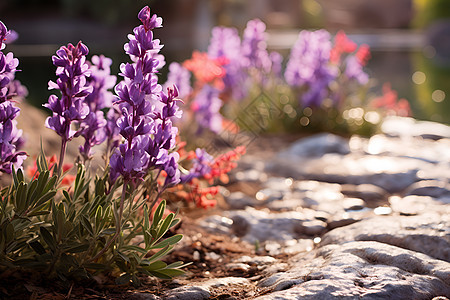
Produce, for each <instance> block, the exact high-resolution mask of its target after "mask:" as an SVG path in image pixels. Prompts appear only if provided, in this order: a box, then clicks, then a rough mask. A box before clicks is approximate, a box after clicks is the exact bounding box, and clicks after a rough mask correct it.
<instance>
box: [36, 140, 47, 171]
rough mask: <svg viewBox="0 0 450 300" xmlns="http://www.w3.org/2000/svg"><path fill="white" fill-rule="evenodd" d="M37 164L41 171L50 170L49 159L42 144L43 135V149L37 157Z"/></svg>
mask: <svg viewBox="0 0 450 300" xmlns="http://www.w3.org/2000/svg"><path fill="white" fill-rule="evenodd" d="M36 165H37V168H38V171H39V173H42V172H45V171H48V164H47V159H46V158H45V152H44V146H43V144H42V137H41V151H40V152H39V155H38V157H37V159H36Z"/></svg>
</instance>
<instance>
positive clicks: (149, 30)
mask: <svg viewBox="0 0 450 300" xmlns="http://www.w3.org/2000/svg"><path fill="white" fill-rule="evenodd" d="M138 18H139V20H140V21H141V25H139V26H137V27H136V28H134V30H133V33H132V34H130V35H128V38H129V41H128V42H127V43H126V44H125V46H124V49H125V51H126V53H127V54H128V55H129V57H130V62H127V63H123V64H122V65H121V66H120V71H121V73H120V74H119V75H120V78H121V80H120V81H119V83H117V84H116V81H117V78H116V76H114V75H111V72H110V66H111V60H110V59H109V58H106V57H104V56H93V57H92V58H91V60H90V61H88V60H87V56H88V53H89V49H88V47H87V46H86V45H84V44H83V43H82V42H79V43H77V44H76V45H73V44H68V45H66V46H62V47H61V48H60V49H58V51H57V52H56V55H54V56H53V57H52V60H53V64H54V65H55V67H56V75H57V80H56V82H52V81H50V82H49V88H50V89H54V90H55V91H56V93H55V94H53V95H51V96H50V97H49V99H48V102H47V103H46V104H44V106H45V107H46V108H48V109H49V110H50V111H51V116H49V117H48V118H47V120H46V122H45V126H46V127H47V128H50V129H52V130H54V131H55V132H56V133H57V134H58V135H59V136H60V138H61V147H60V153H59V156H58V158H57V157H56V156H53V157H52V158H47V157H46V156H45V153H44V149H42V150H41V153H40V155H39V156H38V157H37V159H36V163H35V165H34V166H33V167H31V168H29V169H28V170H27V172H24V171H23V169H22V163H23V161H24V160H25V159H26V157H27V155H26V153H25V152H23V151H20V147H21V145H22V144H23V142H22V140H21V138H20V136H21V131H20V130H18V129H17V127H16V121H15V118H16V116H17V115H18V113H19V109H18V108H17V107H16V106H15V105H14V99H15V98H14V97H15V96H18V95H19V93H18V92H17V91H18V90H19V89H18V88H17V87H18V86H19V85H18V83H17V82H15V81H14V73H15V71H16V68H17V66H18V60H17V59H16V58H14V57H13V54H12V53H8V54H4V53H3V51H0V119H1V124H0V147H1V153H0V174H2V176H7V175H6V174H11V177H12V183H11V185H10V186H6V187H3V188H2V190H1V202H0V269H2V270H6V269H9V270H17V271H20V270H31V271H35V272H39V273H40V274H42V275H43V276H45V277H48V278H57V279H59V280H61V281H62V282H69V281H71V280H81V279H86V278H91V277H92V276H94V275H96V274H108V275H111V276H113V277H115V278H116V282H117V283H118V284H125V283H128V282H132V283H133V284H135V285H138V284H139V282H140V280H139V276H142V275H147V276H156V277H159V278H163V279H170V278H172V277H174V276H177V275H181V274H183V273H184V272H183V270H182V268H183V267H185V266H186V265H187V264H186V263H183V262H175V263H171V264H167V263H165V262H164V261H163V260H162V259H163V257H164V256H166V255H167V254H168V253H169V252H170V251H171V250H172V249H173V247H174V246H175V245H176V244H177V243H178V242H179V241H180V240H181V239H182V236H181V235H180V234H172V235H170V234H168V232H169V230H170V229H171V228H173V227H174V226H176V225H177V224H178V223H179V222H180V219H179V218H178V217H177V213H173V212H169V211H168V210H167V209H166V199H167V198H169V194H170V192H171V191H173V192H172V193H175V192H179V191H180V190H182V189H183V185H184V184H186V185H187V184H189V185H190V186H192V185H194V184H195V183H193V180H194V179H196V180H200V179H204V178H207V179H209V180H211V183H212V180H213V179H214V178H215V177H220V176H222V177H223V176H224V174H225V173H226V172H227V171H229V170H230V169H231V166H227V169H226V170H222V169H220V166H222V165H224V164H225V162H224V161H226V160H228V161H231V160H232V159H233V162H234V161H235V159H237V156H233V157H231V155H228V156H226V157H225V158H217V159H213V158H212V157H210V156H209V155H208V154H207V153H206V152H202V153H203V154H202V155H203V157H207V156H208V159H206V160H205V159H202V158H201V157H202V155H201V154H199V155H197V156H196V157H195V161H194V162H193V163H192V162H191V163H190V164H188V166H189V168H190V170H189V169H185V168H183V167H182V166H181V164H180V163H181V161H180V154H179V151H181V150H180V149H181V148H182V146H183V145H182V143H180V142H179V140H178V139H177V135H178V128H177V126H176V125H175V123H174V122H175V119H179V118H181V117H182V111H181V110H180V109H179V107H178V103H181V100H180V99H179V91H178V88H177V87H176V86H175V85H170V86H165V87H164V88H163V87H162V86H161V85H160V84H159V83H158V77H157V73H158V69H159V68H160V67H162V66H163V65H164V57H163V56H162V54H160V49H161V48H162V45H161V44H160V41H159V40H158V39H154V35H153V32H154V30H155V29H157V28H159V27H161V26H162V19H161V18H160V17H157V16H156V15H152V14H151V13H150V9H149V7H144V8H143V9H142V10H141V11H140V12H139V14H138ZM10 33H11V32H10V31H8V30H7V28H6V26H5V25H4V24H3V23H1V22H0V45H1V50H3V49H4V48H5V43H4V42H5V40H7V39H8V35H10ZM113 87H114V91H115V94H113V93H111V92H110V91H109V90H110V89H111V88H113ZM79 136H82V137H83V138H84V143H83V144H82V145H81V146H80V148H79V153H80V155H79V159H78V161H77V163H76V164H75V165H73V164H65V155H66V149H67V147H68V146H69V144H70V142H71V141H72V140H73V139H74V138H77V137H79ZM99 145H102V146H103V147H102V148H99V147H98V146H99ZM98 149H102V150H101V151H103V156H102V157H103V159H104V162H105V167H104V168H102V169H99V170H97V171H95V170H93V169H92V168H90V162H91V161H92V159H93V153H94V150H95V151H99V150H98ZM198 151H200V152H201V151H202V150H200V149H199V150H198ZM200 152H198V153H200ZM239 153H241V154H242V153H243V151H242V150H240V152H239ZM193 158H194V157H193V156H191V159H193ZM71 168H74V169H76V172H75V173H76V175H71V174H70V173H69V170H70V169H71ZM214 172H215V173H214ZM208 176H209V177H208ZM189 190H190V195H191V197H197V196H195V195H193V194H192V193H197V192H198V197H199V199H202V201H200V200H198V201H197V200H195V199H194V198H192V199H191V200H190V201H194V202H196V203H197V204H198V206H202V207H206V206H211V203H209V204H205V203H206V201H205V199H206V198H205V197H206V195H211V194H214V193H215V191H212V190H211V191H210V192H209V193H206V192H204V191H200V190H199V189H197V190H195V189H192V188H190V189H189ZM186 200H187V199H186ZM209 201H212V200H209Z"/></svg>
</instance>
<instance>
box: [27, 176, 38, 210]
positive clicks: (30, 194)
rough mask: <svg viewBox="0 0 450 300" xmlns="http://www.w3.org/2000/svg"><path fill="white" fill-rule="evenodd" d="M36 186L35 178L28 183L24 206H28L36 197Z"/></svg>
mask: <svg viewBox="0 0 450 300" xmlns="http://www.w3.org/2000/svg"><path fill="white" fill-rule="evenodd" d="M37 187H38V181H37V180H33V181H32V182H31V183H30V186H29V188H28V191H27V201H26V203H27V204H26V206H27V207H28V206H29V205H30V204H34V198H35V197H36V189H37Z"/></svg>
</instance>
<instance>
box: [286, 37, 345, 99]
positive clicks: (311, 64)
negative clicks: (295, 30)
mask: <svg viewBox="0 0 450 300" xmlns="http://www.w3.org/2000/svg"><path fill="white" fill-rule="evenodd" d="M330 50H331V42H330V34H329V33H328V32H327V31H326V30H317V31H312V32H311V31H306V30H303V31H301V32H300V34H299V36H298V40H297V42H296V43H295V45H294V47H293V48H292V51H291V55H290V57H289V61H288V63H287V66H286V71H285V74H284V77H285V79H286V82H287V83H288V84H289V85H291V86H295V87H299V86H304V85H305V86H307V87H308V90H307V92H306V93H305V94H304V95H303V97H302V102H303V105H305V106H319V105H320V104H321V102H322V100H323V99H324V97H326V95H327V88H328V85H329V83H330V82H331V81H332V80H333V79H334V78H335V77H336V75H337V72H336V69H335V68H333V67H331V66H330V65H329V64H328V62H329V58H330Z"/></svg>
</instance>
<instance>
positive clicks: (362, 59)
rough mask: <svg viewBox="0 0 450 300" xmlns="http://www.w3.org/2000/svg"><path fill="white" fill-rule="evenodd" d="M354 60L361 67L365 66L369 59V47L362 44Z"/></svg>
mask: <svg viewBox="0 0 450 300" xmlns="http://www.w3.org/2000/svg"><path fill="white" fill-rule="evenodd" d="M355 56H356V59H358V61H359V63H360V64H361V65H362V66H365V65H366V64H367V62H368V61H369V59H370V47H369V46H368V45H366V44H362V45H361V46H360V47H359V49H358V51H357V52H356V54H355Z"/></svg>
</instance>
